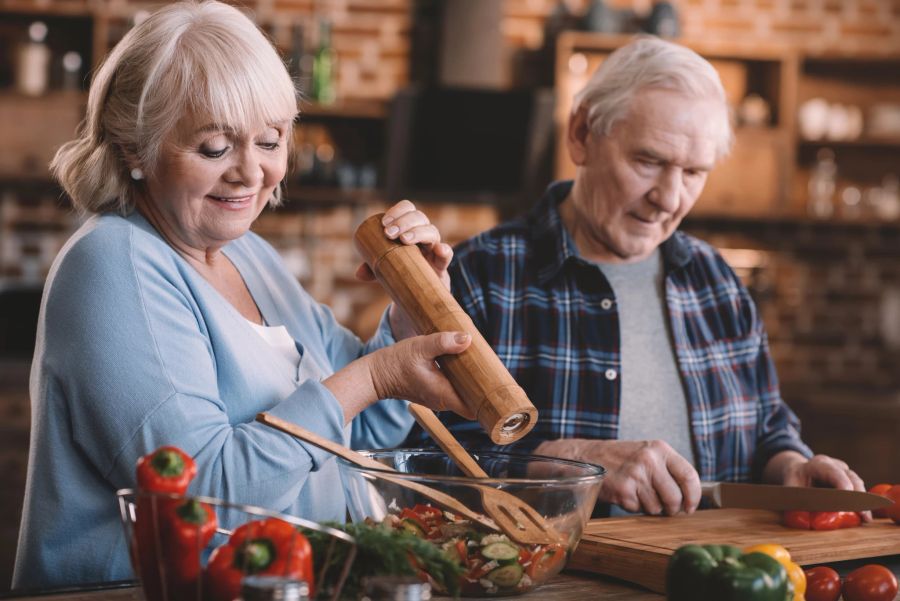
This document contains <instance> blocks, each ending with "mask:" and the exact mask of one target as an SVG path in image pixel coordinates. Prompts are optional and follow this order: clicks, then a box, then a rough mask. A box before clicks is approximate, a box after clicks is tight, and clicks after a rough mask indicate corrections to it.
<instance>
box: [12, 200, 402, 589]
mask: <svg viewBox="0 0 900 601" xmlns="http://www.w3.org/2000/svg"><path fill="white" fill-rule="evenodd" d="M223 252H225V254H226V255H227V256H228V258H230V259H231V261H232V262H233V263H234V264H235V266H236V267H237V269H238V270H239V271H240V273H241V275H242V276H243V278H244V281H245V282H246V284H247V287H248V288H249V289H250V293H251V294H252V295H253V298H254V300H255V301H256V304H257V305H258V306H259V309H260V311H261V312H262V315H263V317H264V318H265V320H266V322H267V324H268V325H273V326H274V325H284V326H286V327H287V329H288V331H289V332H290V334H291V336H292V337H293V338H294V339H295V340H296V341H297V347H298V350H299V351H300V353H301V355H302V356H303V361H309V360H312V361H314V362H315V364H317V365H318V366H319V367H320V368H321V369H320V371H321V374H322V377H325V376H327V375H330V374H331V373H333V372H334V371H336V370H338V369H340V368H341V367H343V366H344V365H346V364H347V363H349V362H350V361H352V360H354V359H356V358H357V357H359V356H361V355H363V354H365V353H367V352H370V351H372V350H375V349H377V348H380V347H383V346H385V345H388V344H391V343H392V342H393V338H392V337H391V333H390V326H389V325H388V324H387V320H386V319H384V318H383V319H382V323H381V325H380V327H379V330H378V332H377V334H376V335H375V336H374V337H373V339H372V340H370V341H369V343H368V344H366V345H363V344H362V343H361V342H360V341H359V339H358V338H356V337H355V336H354V335H353V334H351V333H350V332H349V331H348V330H346V329H345V328H343V327H342V326H340V325H339V324H338V323H337V322H336V321H335V319H334V317H333V315H332V313H331V311H330V310H329V309H327V308H326V307H323V306H322V305H320V304H318V303H317V302H315V301H314V300H313V299H312V298H311V297H310V296H309V294H307V293H306V292H305V291H304V290H303V289H302V288H301V287H300V286H299V285H298V284H297V282H296V280H295V278H294V277H293V276H292V275H291V274H290V273H288V272H287V270H286V269H285V268H284V266H283V264H282V262H281V260H280V258H279V257H278V255H277V253H276V252H275V250H274V249H273V248H272V247H271V246H269V245H268V244H267V243H265V242H264V241H263V240H262V239H261V238H260V237H259V236H257V235H255V234H252V233H248V234H246V235H245V236H243V237H242V238H240V239H238V240H235V241H234V242H232V243H230V244H228V245H227V246H226V247H225V248H224V249H223ZM286 363H287V359H285V358H284V357H283V356H282V355H280V354H279V353H278V352H277V351H275V350H274V349H273V348H272V347H270V346H269V345H268V344H267V343H266V342H265V341H264V340H263V339H262V338H261V337H260V336H259V335H258V334H257V333H256V332H254V331H253V329H252V328H251V327H250V325H249V324H248V323H247V322H246V321H245V320H244V319H243V317H242V316H241V315H240V314H239V313H238V312H237V311H236V310H235V309H234V308H233V307H232V306H231V305H230V304H229V303H228V302H227V301H226V300H225V299H224V298H223V297H222V296H221V295H220V294H219V293H218V292H216V291H215V290H214V289H213V288H212V286H211V285H210V284H209V283H208V282H207V281H206V280H204V279H203V277H201V276H200V275H199V274H198V273H197V272H196V271H194V269H193V268H191V267H190V266H189V265H188V264H187V263H186V262H185V261H184V259H183V258H181V257H180V256H179V255H178V254H177V253H176V252H174V250H173V249H172V248H171V247H170V246H169V245H168V244H167V243H166V242H165V241H164V240H163V239H162V238H161V237H160V236H159V234H158V233H157V232H156V230H154V229H153V227H152V226H151V225H150V224H149V223H148V222H147V221H146V220H145V219H144V218H143V217H142V216H141V215H140V214H138V213H136V212H135V213H132V214H131V215H130V216H129V217H127V218H123V217H119V216H116V215H103V216H99V217H93V218H91V219H89V220H88V221H87V222H86V223H85V224H84V225H83V226H82V227H81V228H80V229H79V230H78V231H77V232H76V233H75V234H74V235H73V236H72V238H71V240H69V242H68V243H67V244H66V246H65V247H64V248H63V250H62V251H61V252H60V254H59V256H58V257H57V258H56V260H55V262H54V265H53V268H52V270H51V272H50V275H49V277H48V279H47V283H46V287H45V289H44V298H43V301H42V305H41V316H40V322H39V325H38V332H37V346H36V349H35V355H34V363H33V365H32V371H31V383H30V388H31V404H32V429H31V449H30V455H29V462H28V483H27V487H26V494H25V508H24V515H23V517H22V528H21V532H20V535H19V547H18V553H17V556H16V566H15V573H14V576H13V586H14V587H15V588H20V587H37V586H40V587H47V586H57V585H68V584H75V583H85V582H97V581H108V580H117V579H125V578H131V577H133V576H132V571H131V568H130V566H129V561H128V553H127V551H126V546H125V541H124V534H123V529H122V525H121V524H120V519H119V515H118V508H117V503H116V497H115V491H116V490H117V489H119V488H124V487H133V486H134V485H135V476H134V472H135V462H136V461H137V459H138V458H139V457H140V456H141V455H144V454H146V453H147V452H149V451H152V450H153V449H156V448H157V447H159V446H161V445H176V446H178V447H181V448H182V449H184V450H185V451H186V452H187V453H189V454H190V455H192V456H193V457H194V458H195V460H196V462H197V464H198V468H199V469H198V475H197V478H196V479H195V480H194V482H193V484H192V486H191V489H190V491H191V492H193V493H196V494H203V495H209V496H214V497H219V498H223V499H227V500H229V501H233V502H240V503H248V504H254V505H261V506H263V507H267V508H271V509H275V510H279V511H283V512H286V513H290V514H293V515H298V516H302V517H306V518H311V519H314V520H341V521H343V519H344V516H345V502H344V495H343V491H342V487H341V483H340V479H339V477H338V473H337V465H336V464H335V462H334V459H333V458H332V457H331V456H330V455H328V454H327V453H325V452H324V451H320V450H319V449H317V448H315V447H312V446H309V445H306V444H304V443H301V442H298V441H297V440H295V439H293V438H291V437H289V436H287V435H285V434H282V433H280V432H277V431H275V430H273V429H271V428H269V427H267V426H264V425H262V424H259V423H257V422H254V421H253V420H254V417H255V416H256V414H257V412H259V411H263V410H265V411H269V412H270V413H272V414H274V415H277V416H279V417H282V418H284V419H287V420H290V421H292V422H296V423H298V424H300V425H302V426H303V427H305V428H307V429H309V430H312V431H314V432H317V433H319V434H321V435H323V436H326V437H328V438H330V439H331V440H334V441H337V442H340V443H344V444H350V445H351V446H353V447H355V448H374V447H390V446H394V445H396V444H399V443H400V442H401V441H402V440H403V438H404V437H405V436H406V434H407V432H408V431H409V429H410V427H411V425H412V418H411V417H410V416H409V415H408V413H407V412H406V410H405V402H403V401H396V400H387V401H381V402H380V403H378V404H376V405H374V406H373V407H371V408H369V409H368V410H366V411H365V412H363V413H362V414H361V415H359V416H358V417H357V418H356V419H355V420H354V421H353V423H352V424H351V426H350V427H347V428H345V427H344V423H343V421H344V420H343V412H342V409H341V407H340V405H339V404H338V403H337V401H336V400H335V398H334V396H333V395H332V394H331V393H330V392H329V391H328V390H327V389H326V388H325V387H324V386H322V384H321V383H320V381H319V379H308V380H306V381H304V382H298V381H297V380H296V379H293V378H290V377H289V376H288V374H289V373H290V372H291V370H290V369H289V367H288V366H287V365H285V364H286Z"/></svg>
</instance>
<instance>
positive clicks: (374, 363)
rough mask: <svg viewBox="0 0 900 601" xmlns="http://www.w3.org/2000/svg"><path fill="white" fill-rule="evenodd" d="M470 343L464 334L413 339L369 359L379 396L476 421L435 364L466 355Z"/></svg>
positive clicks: (433, 335) (469, 337)
mask: <svg viewBox="0 0 900 601" xmlns="http://www.w3.org/2000/svg"><path fill="white" fill-rule="evenodd" d="M471 342H472V337H471V336H469V334H466V333H465V332H438V333H436V334H429V335H427V336H414V337H412V338H408V339H406V340H403V341H401V342H398V343H397V344H394V345H392V346H389V347H385V348H383V349H380V350H378V351H375V352H374V353H372V354H370V355H366V358H367V359H368V361H369V373H370V376H371V378H372V384H373V386H374V388H375V394H376V396H377V397H378V398H379V399H388V398H395V399H405V400H408V401H411V402H413V403H418V404H420V405H424V406H426V407H428V408H430V409H432V410H434V411H453V412H454V413H457V414H458V415H461V416H462V417H464V418H466V419H470V420H471V419H475V414H474V413H473V412H472V410H470V409H469V408H468V407H467V406H466V404H465V403H463V401H462V399H461V398H459V395H458V394H457V393H456V390H454V388H453V386H452V385H451V384H450V382H449V381H448V380H447V378H446V376H444V374H443V372H441V370H440V369H439V368H438V366H437V363H435V360H436V359H437V358H438V357H440V356H441V355H455V354H458V353H461V352H463V351H464V350H466V349H467V348H468V347H469V344H471Z"/></svg>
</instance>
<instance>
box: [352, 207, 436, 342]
mask: <svg viewBox="0 0 900 601" xmlns="http://www.w3.org/2000/svg"><path fill="white" fill-rule="evenodd" d="M381 224H382V226H384V235H385V236H387V237H388V238H390V239H391V240H397V241H399V242H401V243H402V244H417V245H418V246H419V248H420V249H422V254H423V255H424V256H425V260H427V261H428V264H429V265H431V268H432V269H434V272H435V273H436V274H437V276H438V278H440V280H441V282H442V283H443V284H444V286H445V287H446V288H447V290H450V274H448V273H447V267H449V266H450V261H451V260H452V259H453V249H452V248H451V247H450V245H449V244H446V243H445V242H441V233H440V232H439V231H438V229H437V227H435V225H434V224H433V223H431V221H429V220H428V217H427V216H426V215H425V213H423V212H422V211H419V210H418V209H416V206H415V205H414V204H413V203H411V202H410V201H408V200H401V201H400V202H398V203H397V204H395V205H394V206H392V207H391V208H390V209H388V210H387V211H386V212H385V214H384V217H383V218H382V220H381ZM356 277H358V278H359V279H361V280H364V281H372V280H374V279H375V275H374V274H373V273H372V270H371V269H369V266H368V265H366V264H365V263H363V264H362V265H360V266H359V269H357V271H356ZM389 317H390V320H391V329H392V330H393V331H394V337H395V338H397V339H398V340H402V339H404V338H409V337H410V336H415V335H416V332H415V330H414V329H413V326H412V322H411V321H410V320H409V318H408V317H407V315H406V313H405V312H404V311H403V310H402V309H401V308H400V307H397V306H396V305H391V309H390V313H389Z"/></svg>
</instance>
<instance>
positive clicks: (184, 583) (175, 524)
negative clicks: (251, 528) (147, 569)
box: [162, 499, 218, 599]
mask: <svg viewBox="0 0 900 601" xmlns="http://www.w3.org/2000/svg"><path fill="white" fill-rule="evenodd" d="M163 524H164V529H163V541H162V542H163V546H164V548H165V550H166V553H165V567H166V582H167V584H168V586H167V587H166V588H167V590H168V594H169V599H199V595H198V592H199V588H198V587H199V586H200V569H201V565H200V556H201V555H202V553H203V550H204V549H206V545H208V544H209V541H210V540H212V537H213V535H215V533H216V526H217V525H218V521H217V520H216V512H215V510H213V508H212V507H211V506H210V505H207V504H206V503H201V502H199V501H198V500H197V499H187V500H186V501H183V502H181V501H179V503H178V504H177V505H170V506H169V507H167V508H166V513H165V515H164V516H163Z"/></svg>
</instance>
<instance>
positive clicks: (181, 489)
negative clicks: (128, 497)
mask: <svg viewBox="0 0 900 601" xmlns="http://www.w3.org/2000/svg"><path fill="white" fill-rule="evenodd" d="M196 475H197V464H196V463H194V460H193V459H191V457H190V455H188V454H187V453H185V452H184V451H182V450H181V449H179V448H178V447H160V448H158V449H156V450H155V451H153V452H152V453H150V454H149V455H144V456H143V457H141V458H140V459H138V462H137V482H138V488H139V489H141V490H143V491H147V492H162V493H166V492H168V493H174V494H176V495H183V494H184V493H185V492H187V488H188V484H190V483H191V480H193V479H194V476H196Z"/></svg>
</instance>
